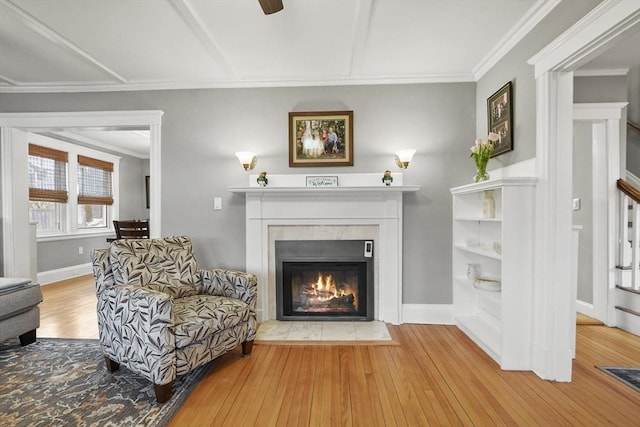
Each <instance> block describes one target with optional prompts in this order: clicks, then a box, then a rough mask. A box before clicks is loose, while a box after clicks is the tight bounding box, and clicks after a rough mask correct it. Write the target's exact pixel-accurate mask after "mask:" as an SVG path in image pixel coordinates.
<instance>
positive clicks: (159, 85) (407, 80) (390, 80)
mask: <svg viewBox="0 0 640 427" xmlns="http://www.w3.org/2000/svg"><path fill="white" fill-rule="evenodd" d="M475 81H476V78H475V76H474V75H473V74H442V75H425V76H410V77H357V78H336V79H332V80H327V79H324V80H237V81H225V82H218V81H206V82H175V81H172V82H130V83H127V84H100V85H89V84H82V83H78V84H71V85H70V84H59V85H55V84H54V85H41V86H40V85H29V86H27V85H23V86H16V87H13V86H0V93H62V92H66V93H79V92H120V91H122V92H125V91H140V90H173V89H175V90H178V89H232V88H244V89H247V88H265V87H304V86H358V85H387V84H388V85H398V84H421V83H466V82H475Z"/></svg>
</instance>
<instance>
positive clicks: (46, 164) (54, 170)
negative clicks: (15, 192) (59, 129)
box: [29, 144, 69, 203]
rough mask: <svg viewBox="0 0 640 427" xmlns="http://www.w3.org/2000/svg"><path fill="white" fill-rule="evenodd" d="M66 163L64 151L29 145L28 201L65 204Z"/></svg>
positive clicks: (67, 195)
mask: <svg viewBox="0 0 640 427" xmlns="http://www.w3.org/2000/svg"><path fill="white" fill-rule="evenodd" d="M67 162H68V154H67V153H66V152H65V151H59V150H54V149H53V148H48V147H42V146H40V145H35V144H29V200H30V201H34V202H55V203H67V200H68V198H69V193H68V192H67Z"/></svg>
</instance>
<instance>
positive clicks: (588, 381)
mask: <svg viewBox="0 0 640 427" xmlns="http://www.w3.org/2000/svg"><path fill="white" fill-rule="evenodd" d="M93 286H94V285H93V279H92V278H90V277H88V278H83V279H76V280H71V281H65V282H60V283H58V284H53V285H47V286H44V287H43V294H44V298H45V301H44V302H43V304H41V306H40V307H41V310H42V312H41V313H42V315H41V323H42V324H41V328H40V329H39V330H38V336H41V337H45V336H48V337H68V338H96V337H97V328H96V323H95V295H94V287H93ZM389 328H390V332H391V334H392V336H393V337H394V339H395V340H397V341H399V342H400V343H401V345H399V346H348V345H339V346H286V345H278V346H270V345H262V344H256V345H255V346H254V348H253V353H252V355H251V356H250V357H246V358H243V357H241V354H240V351H239V350H236V351H233V352H231V353H228V354H227V355H225V356H222V357H221V358H219V359H218V362H217V364H216V365H215V366H214V367H213V369H212V370H211V371H210V372H209V374H208V375H207V376H206V377H205V378H204V379H203V380H202V381H201V382H200V384H199V385H198V387H197V388H196V389H195V390H194V392H193V393H192V394H191V396H190V397H189V399H188V400H187V402H186V403H185V404H184V405H183V407H182V408H181V410H180V411H179V412H178V413H177V414H176V416H175V417H174V419H173V421H172V422H171V426H172V427H177V426H341V425H342V426H367V427H368V426H427V425H446V426H449V425H469V426H470V425H476V426H488V425H490V426H494V425H495V426H498V425H505V426H535V425H541V426H576V425H581V426H604V425H614V426H638V425H639V424H640V393H638V392H637V391H635V390H633V389H632V388H630V387H629V386H627V385H625V384H623V383H621V382H618V381H616V380H615V379H613V378H611V377H610V376H608V375H607V374H604V373H603V372H601V371H599V370H598V369H596V368H595V366H596V365H607V366H635V367H639V366H640V338H639V337H636V336H633V335H631V334H628V333H626V332H623V331H621V330H619V329H615V328H607V327H606V326H602V325H594V324H580V323H579V325H578V326H577V329H578V338H577V344H576V349H577V350H576V353H577V357H576V359H575V361H574V364H573V381H572V382H571V383H555V382H549V381H544V380H541V379H540V378H538V377H537V376H536V375H535V374H533V373H531V372H509V371H501V370H500V369H499V368H498V366H497V365H496V363H495V362H494V361H493V360H492V359H490V358H489V357H488V356H487V355H486V354H485V353H484V352H482V351H481V350H480V349H479V348H478V347H477V346H475V345H474V344H473V343H472V342H471V341H470V340H469V339H468V338H467V337H466V336H465V335H464V334H463V333H462V332H460V331H459V330H458V329H457V328H456V327H454V326H432V325H411V324H405V325H401V326H390V327H389Z"/></svg>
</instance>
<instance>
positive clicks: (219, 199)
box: [213, 197, 222, 211]
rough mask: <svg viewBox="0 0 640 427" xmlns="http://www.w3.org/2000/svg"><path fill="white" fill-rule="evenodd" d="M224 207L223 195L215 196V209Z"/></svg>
mask: <svg viewBox="0 0 640 427" xmlns="http://www.w3.org/2000/svg"><path fill="white" fill-rule="evenodd" d="M221 209H222V197H214V198H213V210H214V211H219V210H221Z"/></svg>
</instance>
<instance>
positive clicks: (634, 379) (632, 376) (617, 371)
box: [597, 366, 640, 391]
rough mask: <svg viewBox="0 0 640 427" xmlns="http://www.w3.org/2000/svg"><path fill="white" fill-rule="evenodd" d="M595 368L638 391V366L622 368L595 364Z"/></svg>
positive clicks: (639, 374)
mask: <svg viewBox="0 0 640 427" xmlns="http://www.w3.org/2000/svg"><path fill="white" fill-rule="evenodd" d="M597 368H598V369H600V370H602V371H604V372H606V373H607V374H609V375H611V376H612V377H614V378H615V379H617V380H619V381H622V382H623V383H625V384H626V385H628V386H629V387H631V388H633V389H635V390H636V391H640V368H622V367H619V366H597Z"/></svg>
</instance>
